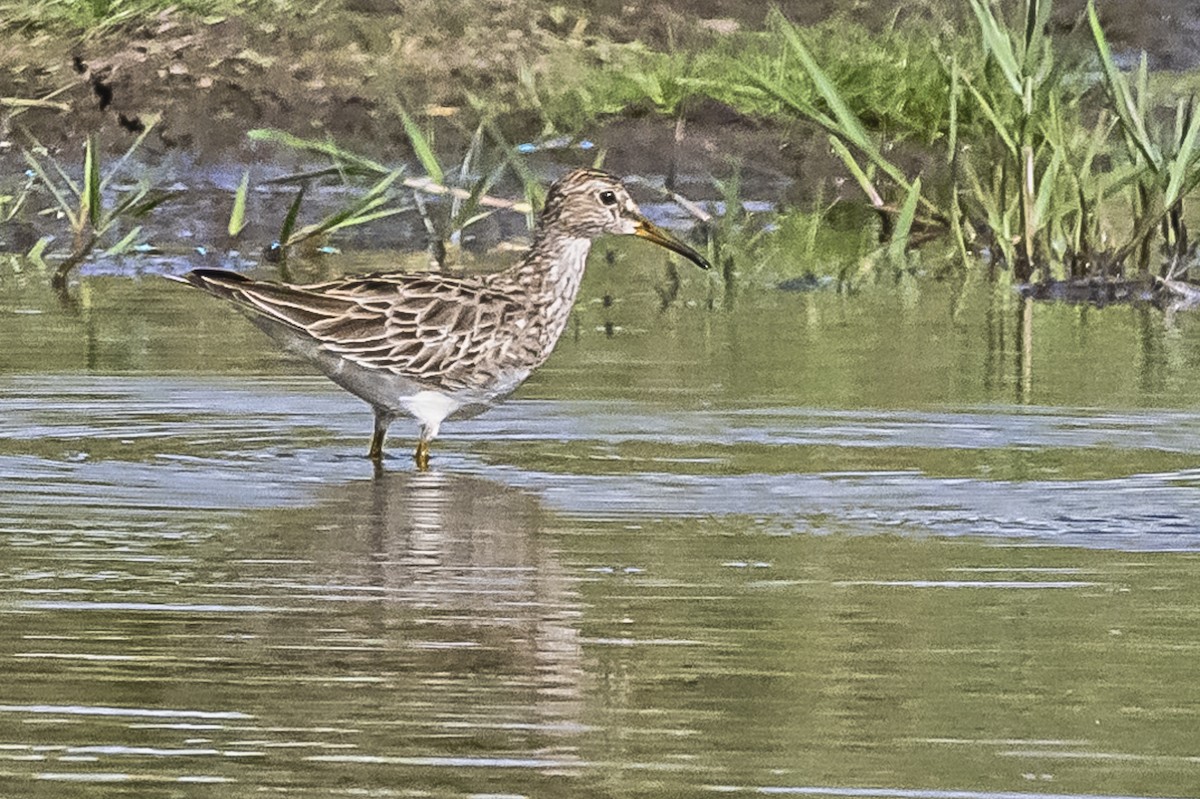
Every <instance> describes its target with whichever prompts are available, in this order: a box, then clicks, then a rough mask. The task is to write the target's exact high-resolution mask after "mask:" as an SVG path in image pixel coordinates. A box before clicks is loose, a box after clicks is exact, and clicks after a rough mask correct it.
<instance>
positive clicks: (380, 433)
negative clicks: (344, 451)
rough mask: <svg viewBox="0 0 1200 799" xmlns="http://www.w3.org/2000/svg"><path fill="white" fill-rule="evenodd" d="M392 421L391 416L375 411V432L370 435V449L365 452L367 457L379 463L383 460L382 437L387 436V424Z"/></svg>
mask: <svg viewBox="0 0 1200 799" xmlns="http://www.w3.org/2000/svg"><path fill="white" fill-rule="evenodd" d="M391 423H392V417H390V416H388V415H387V414H383V413H380V412H379V411H376V412H375V433H374V434H373V435H372V436H371V449H370V451H368V452H367V457H368V458H370V459H371V460H373V461H375V462H376V463H379V462H380V461H382V460H383V439H384V438H386V437H387V429H388V425H389V424H391Z"/></svg>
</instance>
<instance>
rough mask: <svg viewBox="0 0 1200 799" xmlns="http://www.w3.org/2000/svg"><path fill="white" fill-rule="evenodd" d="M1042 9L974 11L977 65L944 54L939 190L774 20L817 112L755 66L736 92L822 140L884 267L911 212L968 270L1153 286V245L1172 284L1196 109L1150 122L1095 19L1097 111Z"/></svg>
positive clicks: (1192, 174) (1148, 101)
mask: <svg viewBox="0 0 1200 799" xmlns="http://www.w3.org/2000/svg"><path fill="white" fill-rule="evenodd" d="M1050 6H1051V4H1050V2H1049V0H1042V1H1041V2H1039V0H1027V2H1026V3H1024V6H1023V9H1022V10H1023V13H1022V15H1021V17H1020V19H1019V20H1018V21H1017V22H1016V23H1008V22H1006V21H1005V20H1004V19H1003V18H1002V17H1001V16H999V15H997V14H996V13H995V12H993V10H992V8H991V6H990V5H988V4H987V3H986V2H984V0H971V9H972V11H973V13H974V16H975V19H976V23H977V26H978V31H979V34H980V38H981V42H982V44H983V53H985V54H986V59H985V60H984V61H982V62H980V61H979V60H978V59H972V58H970V57H969V56H967V57H966V60H964V55H963V50H962V47H961V39H960V40H957V44H958V47H957V48H956V49H952V50H949V51H948V52H946V53H944V55H943V73H944V76H945V81H946V85H947V91H946V92H945V95H946V97H947V98H948V102H947V104H946V106H945V117H944V119H943V120H942V121H941V122H940V123H938V124H936V125H934V126H932V127H931V128H929V129H928V130H927V131H926V134H927V136H926V138H927V139H928V140H930V141H933V140H935V139H937V138H939V137H941V138H943V140H944V143H945V153H946V157H945V165H944V167H943V169H944V170H945V172H946V174H947V177H946V178H943V179H941V180H938V179H936V178H937V177H938V175H937V173H936V171H935V170H934V169H933V167H931V166H930V165H929V164H928V163H927V164H925V165H924V167H922V168H921V169H922V171H925V172H929V173H930V179H927V180H926V181H925V182H924V185H922V183H921V181H920V178H919V177H914V176H912V175H913V173H914V171H915V170H914V168H913V167H912V166H906V165H903V164H901V163H899V162H898V161H897V160H895V159H894V158H893V157H892V156H891V155H890V151H891V149H892V146H893V145H894V143H895V142H894V140H892V139H889V137H888V135H887V133H888V131H887V130H886V128H885V127H884V126H881V125H879V124H877V123H871V122H869V121H868V120H867V119H865V118H864V117H863V116H862V114H860V113H859V112H858V111H857V110H856V108H855V103H854V102H853V101H852V100H851V99H849V98H848V96H847V94H846V86H845V85H844V84H841V83H839V82H838V81H837V80H836V79H835V78H833V77H831V76H830V73H829V72H827V71H826V69H825V66H824V64H823V63H821V62H820V59H819V58H818V57H817V56H816V55H815V54H814V52H813V50H812V48H811V46H810V42H811V41H812V40H813V37H812V36H811V35H806V34H805V32H803V31H801V30H799V29H797V28H795V27H792V26H790V25H789V24H788V23H786V21H784V20H782V19H777V20H776V22H775V25H776V28H777V30H779V31H780V35H782V36H783V38H784V39H785V40H786V42H787V44H788V47H789V48H790V50H791V53H792V56H793V58H794V60H795V63H796V64H797V65H798V66H799V68H800V70H801V71H802V72H803V73H804V75H805V76H806V77H807V79H808V80H809V81H810V82H811V84H812V86H813V87H815V90H816V93H817V99H816V100H814V99H813V98H812V97H811V96H809V95H802V94H798V93H796V92H795V91H794V89H793V88H792V84H791V83H790V82H788V81H785V80H782V79H779V78H778V77H777V76H773V75H772V74H767V73H764V72H763V71H761V70H759V71H756V70H755V68H754V67H747V68H746V69H745V70H744V71H743V83H744V85H745V86H746V87H747V88H748V89H753V90H757V91H758V92H760V93H761V94H763V95H765V96H767V97H770V98H773V99H774V100H776V101H778V102H779V103H781V104H782V105H783V106H784V107H785V108H786V109H787V110H789V111H790V112H791V113H792V114H795V115H797V116H799V117H802V118H804V119H807V120H809V121H811V122H815V123H816V124H817V125H819V126H820V127H821V128H823V129H825V130H826V131H827V133H828V135H829V136H830V144H831V147H832V149H833V152H834V153H835V154H836V155H837V156H838V157H839V158H841V160H842V161H843V162H844V164H845V166H846V168H847V169H848V171H849V172H850V173H851V175H852V176H853V177H854V178H855V180H856V181H857V182H858V183H859V185H860V187H861V188H862V189H863V192H864V193H865V194H866V196H867V197H868V199H869V201H870V203H871V205H872V206H873V207H875V208H876V209H877V210H878V211H879V212H880V213H881V214H883V215H885V216H887V217H888V218H889V220H890V221H889V222H888V223H887V224H886V225H885V227H886V228H887V229H888V231H889V232H890V235H891V236H892V239H893V241H894V242H895V246H894V247H892V248H891V252H890V254H891V257H892V258H895V257H897V256H898V255H900V253H902V252H903V250H904V249H905V248H906V246H907V243H906V242H905V240H904V237H903V234H904V233H905V232H906V230H907V228H908V226H909V225H911V223H912V221H913V218H914V214H915V217H916V218H917V219H920V220H922V221H923V222H926V223H932V224H935V225H938V226H941V227H942V228H943V229H944V230H946V231H948V232H949V233H950V235H951V236H952V237H953V239H954V241H955V243H956V246H957V248H958V250H959V252H960V254H961V255H962V256H963V260H964V263H966V262H969V261H970V260H973V259H969V258H968V257H967V256H968V251H970V250H974V251H977V252H979V251H982V252H985V253H987V254H988V255H989V256H990V257H991V258H993V259H995V260H997V261H998V262H1000V263H1002V264H1005V265H1009V266H1011V267H1012V269H1013V274H1014V276H1015V278H1016V279H1018V280H1021V281H1026V280H1030V279H1032V277H1033V276H1034V274H1035V270H1038V269H1040V271H1041V276H1042V278H1043V279H1051V278H1065V277H1073V276H1079V275H1082V274H1087V273H1095V272H1102V273H1105V274H1107V273H1109V271H1110V270H1111V271H1116V272H1123V271H1124V269H1125V266H1126V262H1127V261H1128V260H1129V258H1130V256H1131V255H1134V254H1138V258H1137V266H1138V268H1139V270H1140V271H1142V272H1147V271H1148V270H1149V253H1150V251H1151V249H1152V244H1153V242H1154V240H1155V237H1156V236H1160V235H1161V241H1162V243H1163V244H1164V245H1165V246H1166V248H1167V252H1168V254H1169V259H1168V260H1169V264H1168V265H1167V266H1165V267H1164V268H1163V272H1164V274H1171V273H1174V271H1175V265H1177V264H1179V263H1182V262H1184V261H1186V260H1187V253H1188V246H1189V245H1188V240H1187V236H1186V230H1185V228H1184V227H1183V221H1182V220H1183V213H1182V204H1183V200H1184V198H1185V197H1186V195H1187V194H1188V193H1189V192H1190V191H1192V190H1193V189H1194V188H1195V187H1196V185H1197V183H1200V169H1198V168H1197V156H1198V155H1200V147H1198V136H1200V120H1197V117H1196V115H1195V114H1193V113H1192V104H1191V102H1190V101H1179V103H1178V110H1177V113H1176V115H1175V124H1174V127H1173V128H1168V127H1166V126H1163V125H1161V124H1159V123H1157V122H1156V121H1155V115H1154V109H1155V108H1156V107H1157V106H1158V104H1159V103H1158V98H1153V97H1151V96H1150V93H1149V90H1148V88H1147V87H1148V80H1147V70H1146V68H1145V63H1144V61H1143V64H1142V67H1141V68H1140V69H1139V70H1138V72H1137V73H1136V74H1135V81H1134V85H1135V87H1136V88H1133V87H1130V86H1129V85H1128V81H1127V79H1126V77H1125V76H1124V74H1123V73H1121V72H1120V70H1119V69H1117V67H1116V66H1115V64H1114V61H1113V57H1112V54H1111V51H1110V50H1109V48H1108V46H1107V42H1106V40H1105V38H1104V33H1103V30H1102V29H1101V27H1100V24H1099V21H1098V18H1097V16H1096V13H1095V9H1094V7H1093V6H1091V5H1089V9H1088V16H1089V22H1090V27H1091V32H1092V35H1093V39H1094V44H1095V54H1096V59H1097V60H1098V61H1099V63H1100V65H1101V67H1102V74H1103V76H1104V88H1105V89H1106V90H1107V91H1106V105H1105V106H1104V107H1103V108H1101V109H1100V110H1098V111H1097V110H1095V109H1094V108H1093V106H1094V105H1095V104H1096V102H1097V99H1098V98H1097V94H1098V93H1097V92H1096V91H1095V88H1096V87H1095V85H1094V83H1095V82H1094V80H1093V81H1089V80H1087V78H1086V75H1085V74H1084V73H1083V72H1082V67H1081V66H1079V65H1075V64H1072V63H1071V62H1070V61H1068V60H1066V59H1065V58H1064V57H1062V56H1061V54H1060V53H1059V51H1058V50H1057V49H1056V48H1055V46H1054V43H1053V40H1052V35H1051V33H1050V26H1049V25H1048V20H1049V14H1050ZM1102 164H1103V165H1104V166H1101V165H1102ZM895 199H901V201H900V202H899V203H896V202H895ZM1126 220H1133V221H1132V224H1131V225H1129V224H1123V223H1125V222H1126ZM1160 231H1161V233H1160Z"/></svg>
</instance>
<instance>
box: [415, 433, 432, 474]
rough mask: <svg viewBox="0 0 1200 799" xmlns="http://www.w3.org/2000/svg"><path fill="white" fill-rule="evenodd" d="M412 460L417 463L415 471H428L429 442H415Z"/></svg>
mask: <svg viewBox="0 0 1200 799" xmlns="http://www.w3.org/2000/svg"><path fill="white" fill-rule="evenodd" d="M413 460H414V461H416V463H417V471H419V472H427V471H429V440H428V439H426V438H421V440H419V441H418V442H417V451H416V452H414V453H413Z"/></svg>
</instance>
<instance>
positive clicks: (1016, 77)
mask: <svg viewBox="0 0 1200 799" xmlns="http://www.w3.org/2000/svg"><path fill="white" fill-rule="evenodd" d="M970 3H971V10H972V11H974V12H975V19H976V20H978V22H979V30H980V32H981V33H982V35H983V46H984V47H985V48H987V50H988V52H990V53H991V54H992V57H994V58H995V59H996V65H997V66H999V67H1000V71H1001V72H1003V73H1004V80H1005V81H1006V82H1007V83H1008V85H1009V88H1011V89H1012V90H1013V93H1014V94H1015V95H1017V96H1018V97H1020V96H1022V94H1024V88H1023V86H1022V83H1023V80H1022V71H1021V65H1020V63H1019V62H1018V60H1017V54H1016V53H1015V52H1014V51H1013V45H1012V40H1011V39H1010V38H1009V37H1008V34H1007V33H1006V32H1005V31H1004V29H1003V27H1001V25H1000V22H999V20H997V19H996V16H995V15H994V14H993V13H992V10H991V8H989V7H988V6H987V5H986V4H985V3H984V2H983V0H970Z"/></svg>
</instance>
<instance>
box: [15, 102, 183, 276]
mask: <svg viewBox="0 0 1200 799" xmlns="http://www.w3.org/2000/svg"><path fill="white" fill-rule="evenodd" d="M155 123H156V120H154V119H151V120H149V122H148V123H147V124H146V125H145V128H144V129H143V130H142V131H141V133H140V134H139V135H138V137H137V138H136V139H135V140H134V142H133V143H132V144H131V145H130V146H129V148H128V149H127V150H126V151H125V153H124V155H122V156H121V157H120V158H119V159H117V160H116V161H115V162H114V163H113V164H112V165H111V166H110V167H109V168H108V169H107V170H104V169H102V167H101V163H100V161H101V154H100V150H99V146H98V145H97V142H96V137H95V136H94V135H93V136H89V137H88V139H87V142H86V143H85V145H84V148H83V165H82V170H81V172H82V176H81V178H80V179H78V180H77V179H75V178H73V177H72V176H71V175H70V173H69V172H68V170H67V168H66V167H64V166H63V165H62V164H60V163H59V162H58V160H56V159H55V158H54V157H53V156H51V155H50V154H49V153H48V152H47V151H46V150H45V148H44V147H41V146H40V145H36V144H35V146H33V147H32V148H30V149H27V150H26V151H25V161H26V163H28V165H29V168H30V170H31V173H32V174H33V175H34V176H35V177H36V179H37V185H38V186H39V187H41V188H43V189H45V190H46V191H47V192H49V194H50V196H51V197H52V198H53V200H54V204H53V205H52V206H51V207H52V208H54V209H55V210H56V211H57V213H59V214H60V215H61V216H62V217H63V218H65V219H66V220H67V223H68V225H69V226H70V230H71V246H70V249H69V250H68V251H67V252H66V253H65V254H64V256H63V258H62V260H61V261H60V262H59V264H58V266H57V267H56V268H55V271H54V275H53V276H52V278H51V283H52V284H53V285H54V287H55V288H56V289H58V290H63V289H65V288H66V284H67V278H68V277H69V276H70V273H71V272H72V270H74V269H75V267H77V266H78V265H79V264H80V263H82V262H83V261H84V260H85V259H86V258H87V257H88V256H89V255H90V254H91V253H92V251H93V250H94V249H95V248H96V247H97V246H98V245H99V244H100V243H101V241H102V240H103V238H104V237H105V236H106V235H107V234H108V233H110V232H112V231H115V230H117V229H118V228H120V227H126V228H128V229H127V230H126V231H125V233H124V234H123V236H122V237H121V238H120V239H119V240H118V241H116V242H115V243H113V244H112V245H110V246H109V247H108V248H107V250H106V251H105V252H106V254H107V255H120V254H122V253H124V252H127V251H128V250H130V249H131V248H132V247H134V246H135V245H136V244H137V243H138V242H139V236H140V235H141V232H142V229H141V226H140V225H138V224H136V222H137V221H138V220H140V219H142V218H143V217H145V216H146V215H147V214H149V213H150V212H151V211H153V210H154V209H155V208H157V207H158V206H159V205H161V204H162V203H164V202H166V201H168V200H170V199H171V197H173V196H174V193H173V192H170V191H164V190H161V189H156V188H154V187H153V186H152V185H151V184H150V182H149V181H148V180H146V179H145V178H144V177H141V178H139V179H138V180H137V181H136V182H134V183H133V184H132V185H131V186H129V187H128V188H123V189H122V188H116V187H115V181H116V180H117V179H119V178H123V177H124V176H125V175H124V167H125V165H126V163H127V162H128V161H129V159H130V158H131V157H132V156H133V154H134V153H135V152H136V151H137V150H138V148H139V147H141V145H142V143H143V142H144V141H145V140H146V136H147V135H149V133H150V131H151V130H152V129H153V127H154V125H155ZM113 195H115V198H114V197H113ZM106 196H107V197H110V198H112V199H110V200H106ZM48 243H49V242H46V241H44V242H42V243H41V244H40V247H39V249H38V254H39V256H40V255H41V253H42V252H43V251H44V250H45V248H46V245H47V244H48Z"/></svg>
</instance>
